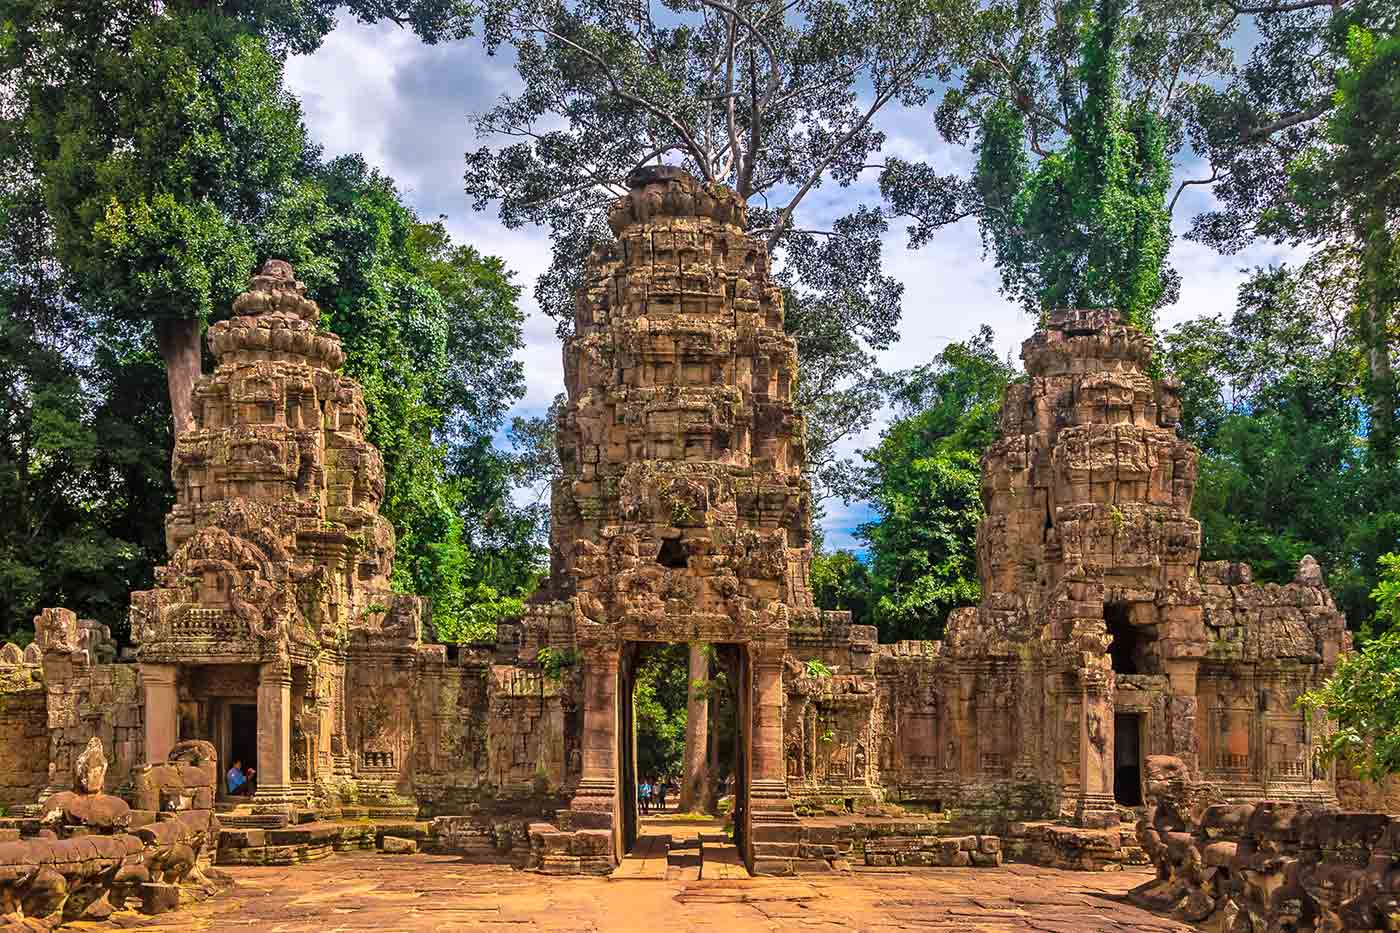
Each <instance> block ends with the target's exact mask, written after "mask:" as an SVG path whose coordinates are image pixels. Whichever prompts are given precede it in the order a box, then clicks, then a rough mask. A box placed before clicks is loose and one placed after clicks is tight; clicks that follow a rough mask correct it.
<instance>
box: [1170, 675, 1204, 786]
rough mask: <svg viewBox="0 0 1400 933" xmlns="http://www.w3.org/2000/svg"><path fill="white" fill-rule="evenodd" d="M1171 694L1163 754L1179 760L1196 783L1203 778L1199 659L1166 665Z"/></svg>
mask: <svg viewBox="0 0 1400 933" xmlns="http://www.w3.org/2000/svg"><path fill="white" fill-rule="evenodd" d="M1163 666H1164V667H1165V668H1166V672H1167V683H1168V688H1169V690H1170V694H1169V695H1168V697H1167V709H1166V720H1167V721H1166V722H1165V723H1163V724H1162V728H1163V733H1164V734H1163V742H1162V746H1163V750H1162V752H1161V754H1165V755H1171V756H1173V757H1175V758H1180V759H1181V761H1182V762H1183V763H1184V764H1185V765H1186V767H1187V768H1188V769H1190V773H1191V777H1192V779H1193V780H1200V778H1201V762H1200V739H1199V738H1198V736H1197V731H1196V730H1197V726H1196V714H1197V710H1198V707H1199V701H1198V699H1197V694H1196V672H1197V669H1198V668H1199V667H1200V666H1201V662H1200V661H1199V660H1197V659H1196V658H1188V659H1174V660H1169V661H1166V662H1164V664H1163Z"/></svg>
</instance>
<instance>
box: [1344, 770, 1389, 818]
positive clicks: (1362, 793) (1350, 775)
mask: <svg viewBox="0 0 1400 933" xmlns="http://www.w3.org/2000/svg"><path fill="white" fill-rule="evenodd" d="M1337 803H1338V804H1339V805H1340V806H1341V808H1342V809H1343V810H1375V811H1377V812H1380V813H1391V814H1400V776H1397V775H1392V776H1391V777H1389V778H1387V779H1386V780H1384V781H1382V782H1380V783H1379V784H1377V783H1375V782H1374V781H1367V780H1364V779H1362V778H1360V777H1358V776H1357V775H1356V774H1355V773H1354V772H1352V771H1351V770H1350V769H1348V768H1346V767H1345V766H1341V765H1339V766H1338V767H1337Z"/></svg>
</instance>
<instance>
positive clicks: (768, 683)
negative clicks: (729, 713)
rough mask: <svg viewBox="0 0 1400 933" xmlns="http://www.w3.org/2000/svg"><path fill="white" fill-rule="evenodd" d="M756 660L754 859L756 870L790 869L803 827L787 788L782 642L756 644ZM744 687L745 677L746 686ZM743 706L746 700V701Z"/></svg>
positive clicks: (751, 783)
mask: <svg viewBox="0 0 1400 933" xmlns="http://www.w3.org/2000/svg"><path fill="white" fill-rule="evenodd" d="M749 650H750V651H751V652H753V654H752V655H751V657H750V661H749V663H750V665H751V670H752V678H753V689H752V692H751V694H750V695H751V696H752V697H753V708H752V714H751V716H749V717H748V721H749V723H750V728H751V730H752V731H751V732H750V739H749V748H750V752H749V759H750V762H751V764H750V771H749V774H750V779H749V811H750V814H751V815H750V819H751V821H752V822H751V826H752V830H751V833H750V838H751V839H752V845H751V847H750V848H751V853H749V854H750V857H751V865H750V868H751V870H752V871H753V873H754V874H756V875H787V874H792V873H793V871H794V865H793V862H794V860H795V859H797V857H798V850H799V845H798V840H799V835H800V827H799V826H798V821H797V814H796V813H794V812H793V809H792V800H791V799H790V798H789V797H788V792H787V763H786V760H785V756H784V754H783V652H782V648H781V647H777V646H765V645H761V644H755V645H753V646H751V647H750V649H749ZM743 688H744V685H743V683H741V684H740V689H741V690H742V689H743ZM741 710H742V706H741Z"/></svg>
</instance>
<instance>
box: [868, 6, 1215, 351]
mask: <svg viewBox="0 0 1400 933" xmlns="http://www.w3.org/2000/svg"><path fill="white" fill-rule="evenodd" d="M1237 17H1238V14H1237V13H1236V12H1234V11H1233V10H1232V9H1231V8H1230V7H1229V6H1228V5H1226V4H1223V3H1220V2H1218V0H1181V2H1162V0H1136V2H1131V3H1129V2H1125V0H1070V2H1047V0H1029V2H1027V0H981V2H979V3H978V4H976V9H975V10H974V11H973V12H972V13H971V14H970V15H969V16H968V17H967V18H966V22H965V25H964V28H963V29H961V30H959V31H958V33H957V35H956V38H955V40H954V41H955V47H954V50H953V52H952V54H953V57H954V58H955V60H957V61H958V63H959V65H960V73H959V81H958V82H957V83H956V84H954V85H953V86H952V87H950V88H949V89H948V90H947V92H946V93H945V94H944V96H943V99H942V101H941V102H940V104H939V106H938V108H937V111H936V113H935V117H934V123H935V125H936V126H937V129H938V131H939V133H940V135H941V136H942V137H943V138H944V139H945V140H946V141H948V142H950V143H953V144H957V145H965V144H968V143H973V144H975V146H976V148H977V152H978V160H977V164H976V166H975V170H974V171H973V173H972V176H971V177H970V178H969V177H963V176H960V175H957V174H940V173H939V172H937V171H936V170H935V169H934V168H933V167H932V166H930V165H927V164H921V163H915V162H910V161H908V160H905V159H900V158H892V159H889V160H887V161H886V164H885V168H884V170H883V171H882V173H881V175H880V188H881V192H882V193H883V194H884V196H885V199H886V200H887V202H888V204H889V208H890V210H891V212H892V213H894V214H896V215H899V216H904V217H907V218H909V219H910V220H911V221H912V222H911V224H910V226H909V228H908V232H909V241H910V245H911V246H920V245H923V244H924V243H927V242H928V241H929V240H930V239H931V238H932V237H933V235H934V234H935V233H936V232H937V231H938V230H940V229H942V228H943V227H945V226H948V225H950V224H953V223H956V222H958V221H959V220H961V219H963V218H965V217H969V216H972V217H976V218H977V219H978V222H979V224H980V226H981V230H982V235H983V243H984V244H985V245H986V247H987V248H988V250H989V251H990V252H991V253H992V254H993V256H994V258H995V260H996V263H997V267H998V268H999V269H1000V271H1001V277H1002V284H1003V287H1004V290H1005V292H1006V293H1007V294H1008V295H1010V296H1011V297H1013V298H1014V299H1016V300H1017V301H1019V302H1020V303H1022V304H1023V305H1024V306H1025V307H1026V308H1027V309H1028V310H1029V311H1030V312H1031V313H1032V314H1035V315H1037V316H1039V314H1040V313H1041V312H1042V311H1044V310H1046V309H1054V308H1063V307H1116V308H1118V309H1120V310H1122V311H1123V312H1124V313H1125V314H1127V315H1128V317H1129V319H1130V320H1132V321H1133V322H1134V323H1137V324H1139V325H1140V326H1143V327H1145V328H1147V329H1151V327H1152V322H1153V317H1154V314H1155V312H1156V311H1157V309H1159V308H1161V307H1163V306H1165V305H1169V304H1171V303H1172V302H1173V301H1175V299H1176V295H1177V292H1178V290H1179V279H1178V277H1177V275H1176V273H1175V272H1174V271H1173V270H1171V269H1170V268H1169V267H1168V266H1167V264H1166V258H1167V253H1168V251H1169V249H1170V246H1171V229H1170V225H1169V215H1170V210H1171V205H1173V204H1175V198H1174V197H1173V199H1172V201H1171V203H1170V204H1169V203H1168V200H1167V195H1168V189H1169V187H1170V185H1171V164H1172V160H1173V159H1174V158H1175V157H1176V156H1177V155H1178V153H1180V152H1181V151H1182V147H1183V143H1184V133H1183V113H1184V104H1185V101H1186V99H1187V98H1188V97H1189V95H1190V93H1191V92H1192V90H1193V89H1194V88H1196V87H1197V86H1209V84H1210V82H1211V79H1212V78H1213V77H1214V76H1216V75H1219V74H1221V73H1224V72H1225V71H1227V70H1228V69H1229V68H1230V67H1231V61H1232V53H1231V50H1230V47H1229V43H1228V40H1229V38H1230V35H1231V33H1232V32H1233V31H1234V29H1235V24H1236V20H1237Z"/></svg>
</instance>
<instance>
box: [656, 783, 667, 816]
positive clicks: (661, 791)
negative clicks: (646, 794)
mask: <svg viewBox="0 0 1400 933" xmlns="http://www.w3.org/2000/svg"><path fill="white" fill-rule="evenodd" d="M654 793H655V796H656V809H658V810H665V809H666V779H665V778H662V779H661V780H659V781H657V782H656V790H655V791H654Z"/></svg>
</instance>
